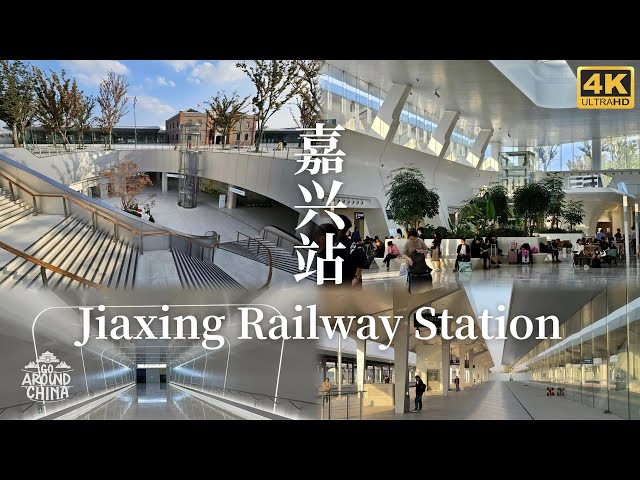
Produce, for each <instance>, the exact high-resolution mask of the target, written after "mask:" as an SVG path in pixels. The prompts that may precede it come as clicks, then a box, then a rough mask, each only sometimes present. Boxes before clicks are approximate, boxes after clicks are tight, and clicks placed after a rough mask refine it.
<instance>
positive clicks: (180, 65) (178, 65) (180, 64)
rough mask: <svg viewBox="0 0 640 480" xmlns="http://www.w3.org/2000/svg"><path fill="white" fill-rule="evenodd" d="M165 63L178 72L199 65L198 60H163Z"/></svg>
mask: <svg viewBox="0 0 640 480" xmlns="http://www.w3.org/2000/svg"><path fill="white" fill-rule="evenodd" d="M163 62H164V63H166V64H167V65H169V66H170V67H171V68H173V69H174V70H175V71H176V72H181V71H182V70H186V69H187V68H189V67H193V66H194V65H195V64H196V63H198V62H197V60H163Z"/></svg>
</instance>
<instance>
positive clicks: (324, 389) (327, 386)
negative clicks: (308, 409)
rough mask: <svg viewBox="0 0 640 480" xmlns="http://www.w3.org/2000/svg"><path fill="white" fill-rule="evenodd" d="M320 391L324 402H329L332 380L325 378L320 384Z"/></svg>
mask: <svg viewBox="0 0 640 480" xmlns="http://www.w3.org/2000/svg"><path fill="white" fill-rule="evenodd" d="M320 392H321V393H322V403H323V404H324V403H328V402H329V392H331V382H330V381H329V379H328V378H325V379H324V382H322V385H320Z"/></svg>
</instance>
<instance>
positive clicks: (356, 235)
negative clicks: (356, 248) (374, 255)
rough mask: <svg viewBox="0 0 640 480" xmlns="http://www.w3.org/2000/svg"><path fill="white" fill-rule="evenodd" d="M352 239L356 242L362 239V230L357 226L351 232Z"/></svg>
mask: <svg viewBox="0 0 640 480" xmlns="http://www.w3.org/2000/svg"><path fill="white" fill-rule="evenodd" d="M351 240H353V241H354V242H359V241H360V231H359V230H358V227H355V228H354V229H353V233H352V234H351Z"/></svg>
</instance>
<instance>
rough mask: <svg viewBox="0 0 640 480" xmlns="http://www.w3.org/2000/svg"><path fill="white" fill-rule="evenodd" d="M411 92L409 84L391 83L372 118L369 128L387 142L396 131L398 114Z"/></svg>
mask: <svg viewBox="0 0 640 480" xmlns="http://www.w3.org/2000/svg"><path fill="white" fill-rule="evenodd" d="M410 92H411V85H393V86H392V87H391V89H390V90H389V93H387V95H386V97H384V102H383V103H382V106H381V107H380V110H378V114H377V115H376V118H374V119H373V123H372V124H371V130H372V131H373V132H374V133H375V134H377V135H379V136H380V137H381V138H382V139H384V140H385V141H387V142H389V141H391V140H393V136H394V135H395V134H396V132H397V131H398V126H399V125H400V114H401V113H402V109H403V108H404V105H405V103H406V102H407V97H408V96H409V93H410Z"/></svg>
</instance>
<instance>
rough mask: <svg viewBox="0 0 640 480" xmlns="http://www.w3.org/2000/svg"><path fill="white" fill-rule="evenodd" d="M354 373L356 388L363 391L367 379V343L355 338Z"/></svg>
mask: <svg viewBox="0 0 640 480" xmlns="http://www.w3.org/2000/svg"><path fill="white" fill-rule="evenodd" d="M356 372H357V373H356V386H357V388H358V390H359V391H363V390H364V384H365V379H366V378H367V341H366V340H360V339H359V338H356Z"/></svg>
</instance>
